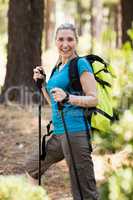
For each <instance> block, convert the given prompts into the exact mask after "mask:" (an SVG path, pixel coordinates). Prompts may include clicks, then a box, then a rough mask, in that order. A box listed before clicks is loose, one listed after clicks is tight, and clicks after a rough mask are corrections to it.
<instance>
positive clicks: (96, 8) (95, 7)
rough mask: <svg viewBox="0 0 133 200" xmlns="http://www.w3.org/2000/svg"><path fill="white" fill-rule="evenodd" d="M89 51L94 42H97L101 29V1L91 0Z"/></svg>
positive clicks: (92, 47)
mask: <svg viewBox="0 0 133 200" xmlns="http://www.w3.org/2000/svg"><path fill="white" fill-rule="evenodd" d="M90 9H91V38H92V40H91V51H93V49H94V46H95V44H94V43H95V42H99V39H100V37H101V31H102V1H101V0H91V8H90Z"/></svg>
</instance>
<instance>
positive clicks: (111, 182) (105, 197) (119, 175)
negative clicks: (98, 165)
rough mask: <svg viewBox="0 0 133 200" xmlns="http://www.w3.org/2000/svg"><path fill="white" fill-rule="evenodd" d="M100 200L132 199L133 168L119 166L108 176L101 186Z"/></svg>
mask: <svg viewBox="0 0 133 200" xmlns="http://www.w3.org/2000/svg"><path fill="white" fill-rule="evenodd" d="M100 192H101V200H132V199H133V169H132V168H131V167H126V168H124V167H123V168H120V169H118V170H117V171H116V172H113V173H112V175H111V176H110V177H109V178H108V181H107V182H105V183H104V184H103V185H102V186H101V188H100Z"/></svg>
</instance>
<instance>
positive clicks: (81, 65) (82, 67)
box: [78, 57, 93, 75]
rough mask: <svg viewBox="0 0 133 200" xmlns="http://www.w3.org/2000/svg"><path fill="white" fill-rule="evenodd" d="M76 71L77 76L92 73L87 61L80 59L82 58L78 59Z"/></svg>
mask: <svg viewBox="0 0 133 200" xmlns="http://www.w3.org/2000/svg"><path fill="white" fill-rule="evenodd" d="M78 71H79V74H80V75H81V74H82V73H83V72H84V71H87V72H90V73H93V71H92V67H91V65H90V63H89V61H88V60H87V59H86V58H85V57H82V58H79V59H78Z"/></svg>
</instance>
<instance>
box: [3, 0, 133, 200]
mask: <svg viewBox="0 0 133 200" xmlns="http://www.w3.org/2000/svg"><path fill="white" fill-rule="evenodd" d="M132 11H133V1H131V0H32V1H29V0H23V1H19V0H0V102H1V105H0V109H1V112H0V113H1V114H0V120H1V121H0V125H1V127H0V141H1V145H0V158H1V167H0V174H2V175H6V174H12V173H17V172H18V171H21V167H22V163H23V160H24V159H25V156H26V153H27V152H29V151H30V150H29V149H30V147H31V146H30V145H31V143H30V142H35V141H36V140H37V138H36V135H35V133H36V134H37V110H36V108H37V104H36V101H37V96H38V93H37V91H36V88H35V86H34V82H33V80H32V74H33V68H34V67H35V66H36V65H43V66H44V69H45V72H46V75H47V80H48V78H49V75H50V72H51V70H52V68H53V66H54V64H55V63H56V60H57V59H58V54H57V50H56V48H55V44H54V42H55V40H54V36H55V30H56V28H57V27H58V25H60V24H61V23H64V22H70V23H73V24H75V26H76V27H77V30H78V34H79V43H78V53H79V54H80V55H85V54H87V53H88V54H89V53H93V54H97V55H99V56H101V57H102V58H104V59H105V60H106V61H107V62H108V63H110V65H111V66H112V67H113V68H114V72H115V75H116V78H115V79H114V81H113V87H112V89H113V107H114V111H115V115H116V120H115V122H114V123H113V124H112V126H111V130H109V131H108V133H106V134H105V133H102V134H98V133H97V134H96V135H95V136H94V143H95V145H96V149H95V150H94V153H93V154H94V155H93V156H94V159H95V158H97V160H98V159H101V157H102V158H106V160H107V166H106V167H107V168H106V167H105V166H102V168H101V171H103V174H102V175H103V176H102V178H101V179H98V185H99V191H100V195H101V200H108V199H109V200H120V199H121V200H130V199H132V197H133V182H132V180H133V168H132V166H133V162H132V158H133V157H132V156H133V155H132V152H133V123H132V122H133V12H132ZM49 118H50V110H49V108H48V106H47V105H46V102H45V103H44V112H43V120H44V124H43V127H42V128H43V130H44V132H45V131H46V130H45V124H46V123H47V121H48V120H49ZM22 119H23V123H22ZM26 120H28V121H29V124H27V126H25V125H26ZM7 122H8V123H7ZM31 126H32V128H31ZM22 129H23V130H22ZM12 134H13V137H14V138H15V140H16V142H15V143H14V141H12V140H11V138H10V137H12ZM31 134H32V140H31ZM20 135H21V136H22V135H23V140H20V141H19V136H20ZM8 139H9V140H8ZM27 140H29V141H30V142H29V143H28V144H27ZM7 141H8V142H10V143H11V144H12V145H11V146H12V151H11V149H8V144H7ZM18 141H19V142H18ZM14 144H15V145H16V146H15V147H14ZM28 145H29V146H28ZM5 147H6V148H5ZM14 148H19V151H20V152H19V153H18V162H17V161H16V163H17V164H16V163H14V162H13V161H12V160H13V158H12V155H16V149H14ZM8 150H9V151H8ZM10 151H11V152H12V154H11V155H10V156H9V157H8V156H7V155H9V152H10ZM11 152H10V153H11ZM22 155H23V156H22ZM99 156H101V157H99ZM115 156H116V160H115V163H113V158H114V157H115ZM20 158H21V159H20ZM19 159H20V160H19ZM97 160H96V163H97V162H98V161H97ZM98 163H99V162H98ZM62 165H63V167H64V164H61V165H60V166H62ZM104 167H105V168H106V170H105V169H104ZM98 168H99V167H96V169H98ZM57 171H58V170H57ZM99 171H100V170H99ZM99 171H98V173H100V172H99ZM54 173H55V172H54ZM58 173H60V172H59V171H58ZM48 177H49V176H48V175H47V178H48ZM55 180H56V179H55ZM57 181H58V179H57ZM65 181H66V182H67V183H68V180H65ZM49 184H50V183H49V181H48V182H47V184H46V189H47V190H48V188H49V187H50V186H49ZM66 185H67V184H66ZM66 185H65V186H63V187H64V190H66V191H67V189H66ZM60 187H61V185H60ZM50 192H51V193H52V189H51V190H50V191H49V195H51V194H50ZM55 193H57V192H55V191H54V194H55ZM56 195H57V194H56ZM51 198H53V199H54V200H55V199H56V198H55V196H54V197H53V196H52V195H51ZM58 199H59V197H58ZM62 199H65V197H64V198H63V197H62Z"/></svg>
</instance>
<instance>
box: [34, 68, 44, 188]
mask: <svg viewBox="0 0 133 200" xmlns="http://www.w3.org/2000/svg"><path fill="white" fill-rule="evenodd" d="M40 73H41V74H42V75H44V76H45V74H44V73H43V71H42V70H40ZM42 83H43V79H37V81H36V86H37V88H38V90H39V104H38V147H39V149H38V150H39V161H38V185H41V153H42V152H41V137H42V136H41V109H42Z"/></svg>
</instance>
